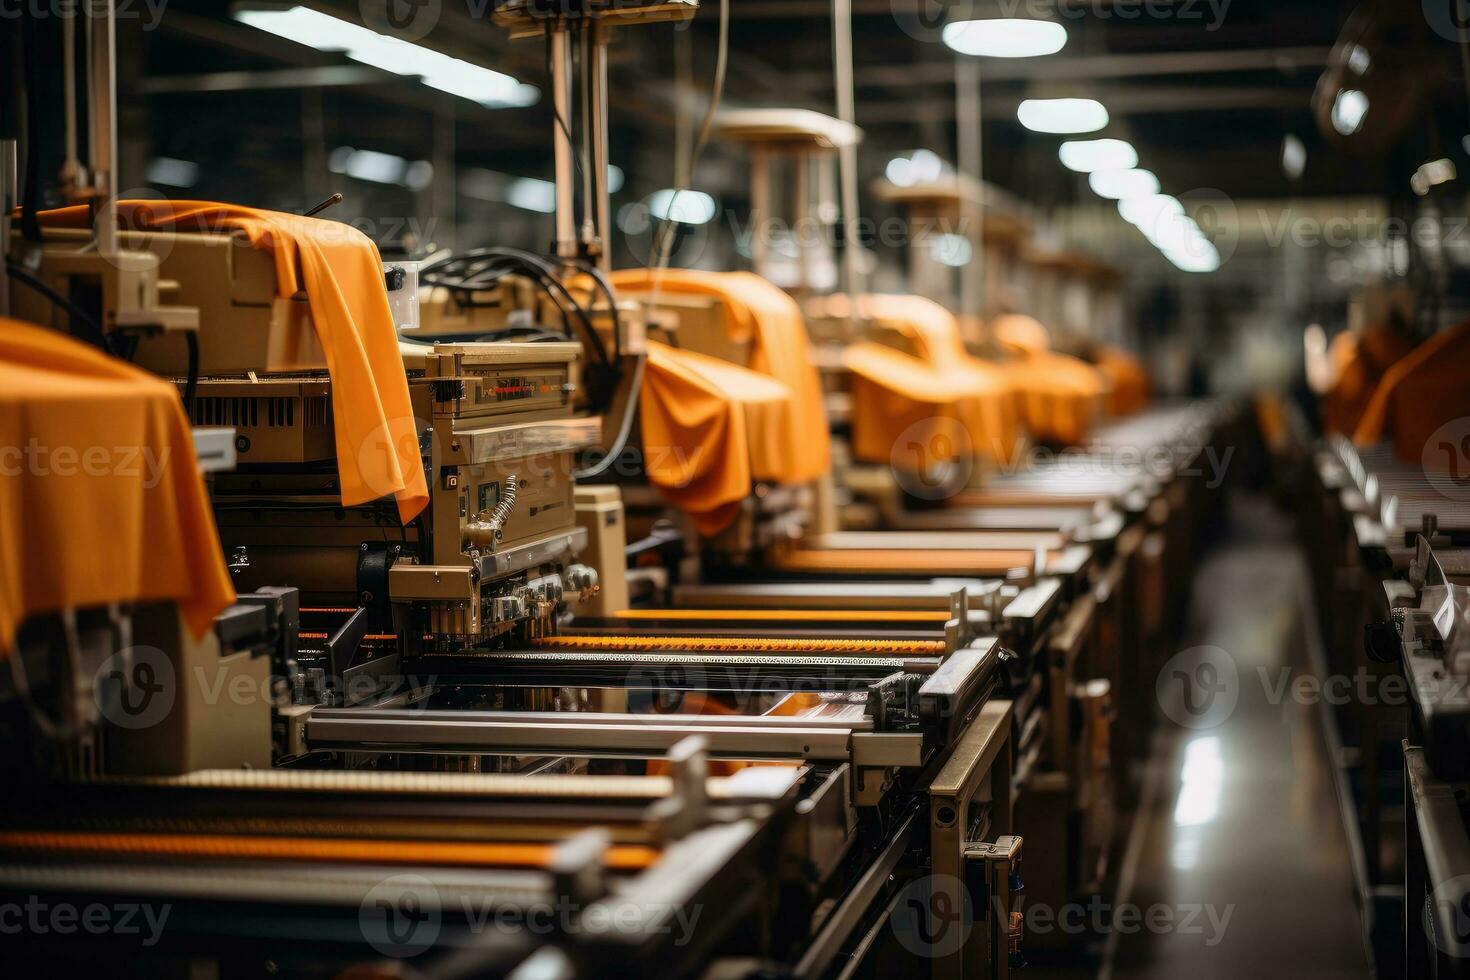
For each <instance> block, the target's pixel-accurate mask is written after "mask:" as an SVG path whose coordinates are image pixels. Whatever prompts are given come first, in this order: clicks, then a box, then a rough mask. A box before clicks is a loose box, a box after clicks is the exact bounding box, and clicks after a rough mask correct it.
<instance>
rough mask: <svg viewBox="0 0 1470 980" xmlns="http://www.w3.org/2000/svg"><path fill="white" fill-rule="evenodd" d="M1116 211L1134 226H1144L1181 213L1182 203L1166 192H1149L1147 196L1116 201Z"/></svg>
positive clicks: (1149, 225) (1182, 210)
mask: <svg viewBox="0 0 1470 980" xmlns="http://www.w3.org/2000/svg"><path fill="white" fill-rule="evenodd" d="M1118 213H1119V214H1121V215H1122V216H1123V220H1124V221H1126V222H1128V223H1129V224H1130V225H1133V226H1134V227H1135V228H1146V227H1152V226H1153V225H1155V224H1157V223H1158V222H1159V221H1160V220H1162V219H1164V218H1167V217H1172V216H1175V215H1182V214H1183V213H1184V205H1182V204H1180V203H1179V199H1178V198H1176V197H1171V196H1170V195H1168V194H1150V195H1148V196H1147V197H1127V198H1123V199H1122V200H1120V201H1119V202H1118Z"/></svg>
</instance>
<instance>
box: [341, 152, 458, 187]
mask: <svg viewBox="0 0 1470 980" xmlns="http://www.w3.org/2000/svg"><path fill="white" fill-rule="evenodd" d="M327 169H328V170H330V171H331V172H332V173H334V174H343V175H344V176H347V177H352V178H355V179H356V180H367V181H371V182H372V183H374V184H397V185H399V186H402V187H407V188H408V189H409V190H415V191H421V190H423V189H424V188H425V187H428V186H429V184H430V183H431V182H432V181H433V179H434V165H433V164H432V163H430V162H429V161H427V160H412V161H410V160H405V159H404V158H403V157H400V156H395V155H394V154H392V153H380V152H378V151H377V150H358V149H354V148H353V147H350V146H339V147H337V148H336V149H335V150H333V151H332V153H331V155H330V156H328V157H327Z"/></svg>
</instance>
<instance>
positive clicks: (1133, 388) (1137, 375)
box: [1095, 347, 1149, 416]
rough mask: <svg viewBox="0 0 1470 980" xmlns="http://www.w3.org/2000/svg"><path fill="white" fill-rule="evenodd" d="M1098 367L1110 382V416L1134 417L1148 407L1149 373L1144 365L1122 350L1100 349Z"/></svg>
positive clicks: (1119, 348) (1098, 351)
mask: <svg viewBox="0 0 1470 980" xmlns="http://www.w3.org/2000/svg"><path fill="white" fill-rule="evenodd" d="M1095 356H1096V366H1097V369H1098V370H1099V371H1101V372H1102V374H1103V377H1104V378H1105V379H1106V380H1107V381H1108V383H1109V385H1110V387H1111V389H1112V390H1111V391H1110V392H1109V393H1108V413H1109V414H1110V415H1117V416H1123V415H1133V414H1135V413H1136V412H1141V411H1143V409H1144V408H1145V407H1146V406H1147V405H1148V398H1149V381H1148V372H1147V371H1146V370H1144V367H1143V362H1142V361H1140V360H1139V359H1138V358H1136V357H1134V356H1133V355H1132V354H1131V353H1129V352H1128V351H1126V350H1123V349H1122V348H1121V347H1100V348H1098V350H1097V353H1096V355H1095Z"/></svg>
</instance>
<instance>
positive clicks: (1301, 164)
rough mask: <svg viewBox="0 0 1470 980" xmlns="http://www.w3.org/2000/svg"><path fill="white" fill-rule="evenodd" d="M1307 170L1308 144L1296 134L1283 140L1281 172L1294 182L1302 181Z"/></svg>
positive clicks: (1288, 135) (1288, 134) (1284, 137)
mask: <svg viewBox="0 0 1470 980" xmlns="http://www.w3.org/2000/svg"><path fill="white" fill-rule="evenodd" d="M1306 169H1307V144H1305V143H1303V142H1302V138H1301V137H1300V136H1298V135H1296V134H1295V133H1287V134H1286V135H1285V136H1283V137H1282V138H1281V170H1282V172H1283V173H1285V174H1286V176H1287V177H1289V178H1291V179H1292V180H1300V179H1301V176H1302V173H1303V171H1305V170H1306Z"/></svg>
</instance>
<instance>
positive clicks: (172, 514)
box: [0, 319, 235, 651]
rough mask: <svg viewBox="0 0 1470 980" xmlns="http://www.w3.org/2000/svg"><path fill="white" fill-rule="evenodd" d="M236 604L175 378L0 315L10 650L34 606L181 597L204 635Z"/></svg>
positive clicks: (0, 526)
mask: <svg viewBox="0 0 1470 980" xmlns="http://www.w3.org/2000/svg"><path fill="white" fill-rule="evenodd" d="M234 599H235V590H234V588H233V587H232V586H231V585H230V576H229V573H228V572H227V571H226V570H225V563H224V556H223V553H222V552H221V551H220V547H219V535H218V533H217V532H216V530H215V526H214V517H213V515H212V514H211V512H210V507H209V499H208V496H207V494H206V493H205V489H204V481H203V479H202V478H201V476H200V474H199V469H198V465H197V463H196V462H195V458H194V438H193V434H192V432H191V431H190V429H189V423H188V420H187V419H185V418H184V410H183V407H182V406H181V405H180V404H179V395H178V391H177V390H176V389H175V387H174V386H173V385H171V384H169V383H168V382H166V381H163V380H161V379H159V378H155V377H153V376H152V375H150V374H148V373H147V372H145V371H142V370H139V369H138V368H135V367H133V366H132V365H130V364H126V363H124V362H122V361H119V360H117V359H115V358H112V357H109V356H108V355H106V354H104V353H102V352H101V351H98V350H96V349H94V348H92V347H89V346H87V345H85V344H82V343H79V342H77V341H75V340H72V339H71V338H70V337H67V336H64V335H62V334H60V333H58V332H56V331H54V330H49V329H47V328H45V327H38V326H34V325H31V324H25V323H19V322H17V321H15V320H6V319H0V651H5V650H8V649H10V648H12V647H13V646H14V643H15V634H16V631H17V630H18V629H19V628H20V625H21V623H22V622H24V621H25V619H26V618H27V617H28V616H30V615H32V614H35V613H46V612H56V611H58V610H61V609H67V608H73V609H75V608H85V607H92V606H101V605H106V604H108V603H113V602H164V601H175V602H177V603H178V604H179V608H180V610H181V612H182V613H183V616H184V620H185V622H186V623H187V624H188V626H189V629H190V630H191V631H192V632H193V633H194V635H195V636H196V637H197V636H202V635H203V634H204V633H205V631H206V630H208V629H209V628H210V626H211V624H212V622H213V620H214V616H215V614H216V613H218V612H219V611H220V610H221V609H223V608H224V607H225V606H227V605H229V604H230V603H231V602H233V601H234Z"/></svg>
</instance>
